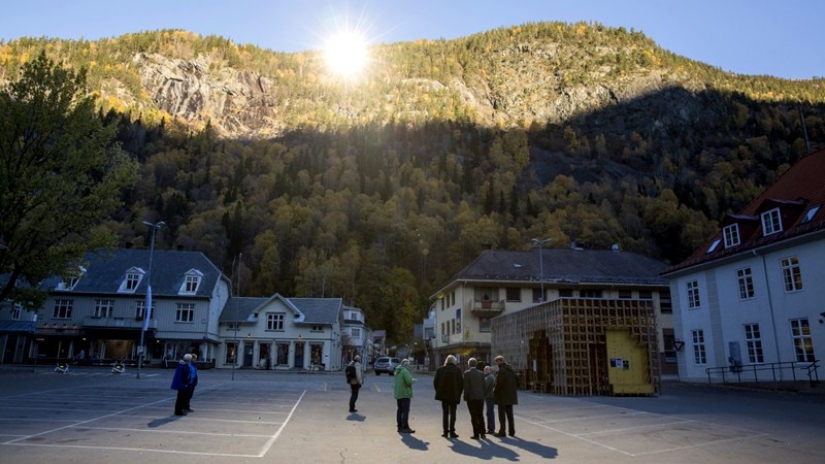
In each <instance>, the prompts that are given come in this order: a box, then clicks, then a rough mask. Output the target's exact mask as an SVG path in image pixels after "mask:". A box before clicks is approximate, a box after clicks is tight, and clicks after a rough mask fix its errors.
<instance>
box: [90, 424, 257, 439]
mask: <svg viewBox="0 0 825 464" xmlns="http://www.w3.org/2000/svg"><path fill="white" fill-rule="evenodd" d="M83 428H84V429H88V430H116V431H121V432H149V433H175V434H184V435H210V436H215V437H247V438H263V437H269V435H263V434H250V433H214V432H193V431H189V430H174V431H170V430H152V429H134V428H127V427H89V426H83Z"/></svg>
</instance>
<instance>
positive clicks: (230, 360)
mask: <svg viewBox="0 0 825 464" xmlns="http://www.w3.org/2000/svg"><path fill="white" fill-rule="evenodd" d="M237 350H238V344H237V343H235V342H226V358H225V359H224V362H225V363H226V364H235V352H236V351H237Z"/></svg>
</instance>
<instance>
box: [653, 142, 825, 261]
mask: <svg viewBox="0 0 825 464" xmlns="http://www.w3.org/2000/svg"><path fill="white" fill-rule="evenodd" d="M816 205H822V206H821V207H820V208H819V211H817V212H816V214H815V215H814V216H813V217H811V218H809V219H807V220H806V216H807V212H808V211H809V209H810V208H811V207H813V206H816ZM774 207H779V208H780V209H781V210H782V211H783V213H784V212H785V211H786V210H787V211H788V212H789V213H794V212H798V214H789V216H785V217H783V219H791V218H793V222H792V223H791V224H785V223H783V224H782V232H780V233H775V234H771V235H768V236H765V235H764V234H763V232H762V223H761V221H759V223H758V227H755V228H753V231H752V232H751V233H749V234H748V236H744V235H742V236H741V237H740V240H741V243H740V244H739V245H736V246H733V247H730V248H726V247H725V246H724V237H723V235H722V231H721V230H720V231H719V232H718V233H717V234H716V235H714V236H713V238H711V239H710V240H709V241H708V242H707V243H705V244H704V245H703V246H702V247H701V248H699V249H698V250H696V251H695V252H694V253H693V255H691V256H690V257H689V258H688V259H686V260H685V261H682V262H681V263H679V264H677V265H675V266H672V267H670V268H668V269H666V270H665V271H664V272H662V274H661V275H663V276H665V275H667V274H670V273H673V272H676V271H679V270H683V269H687V268H690V267H693V266H696V265H699V264H703V263H708V262H711V261H715V260H717V259H721V258H723V257H728V256H732V255H736V254H739V253H741V252H743V251H748V250H751V249H754V248H758V247H761V246H764V245H767V244H771V243H777V242H781V241H783V240H788V239H790V238H793V237H798V236H800V235H804V234H808V233H811V232H815V231H818V230H822V229H823V228H825V149H821V150H818V151H815V152H813V153H810V154H808V155H807V156H805V157H804V158H802V159H800V160H799V161H798V162H797V163H796V164H794V165H793V166H791V167H790V168H789V169H788V170H787V171H785V173H783V174H782V175H781V176H779V178H778V179H777V180H776V182H774V183H773V184H771V185H770V186H769V187H768V188H767V189H765V191H764V192H762V194H761V195H759V196H758V197H757V198H756V199H755V200H753V201H752V202H751V203H750V204H748V206H746V207H745V209H743V210H742V211H741V212H739V214H731V215H728V216H727V217H725V218H724V219H723V220H722V221H721V225H722V226H726V225H729V224H733V223H740V224H743V223H744V222H746V221H753V220H759V217H760V216H759V214H760V213H762V212H764V211H767V210H769V209H771V208H774ZM744 229H745V230H747V228H744ZM742 230H743V228H742V227H740V231H742ZM740 233H741V232H740ZM717 240H718V241H721V243H719V245H718V246H717V247H716V248H715V249H714V251H713V252H711V253H708V250H709V249H710V246H711V245H712V244H713V243H714V242H716V241H717Z"/></svg>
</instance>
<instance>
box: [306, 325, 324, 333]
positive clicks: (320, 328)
mask: <svg viewBox="0 0 825 464" xmlns="http://www.w3.org/2000/svg"><path fill="white" fill-rule="evenodd" d="M309 330H310V331H311V332H323V331H324V326H322V325H313V326H312V327H310V328H309Z"/></svg>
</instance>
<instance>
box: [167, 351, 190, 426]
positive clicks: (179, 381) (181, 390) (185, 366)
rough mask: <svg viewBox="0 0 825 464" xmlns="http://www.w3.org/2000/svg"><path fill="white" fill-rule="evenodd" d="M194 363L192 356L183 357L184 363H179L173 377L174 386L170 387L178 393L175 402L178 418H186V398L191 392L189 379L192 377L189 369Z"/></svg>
mask: <svg viewBox="0 0 825 464" xmlns="http://www.w3.org/2000/svg"><path fill="white" fill-rule="evenodd" d="M191 361H192V355H191V354H186V355H184V356H183V361H181V362H180V363H178V367H177V369H175V376H174V377H172V385H171V386H170V387H169V388H171V389H172V390H177V391H178V397H177V399H176V400H175V415H176V416H185V415H186V411H184V407H185V406H186V398H187V396H188V392H189V379H190V376H191V375H192V371H191V369H189V363H190V362H191Z"/></svg>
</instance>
